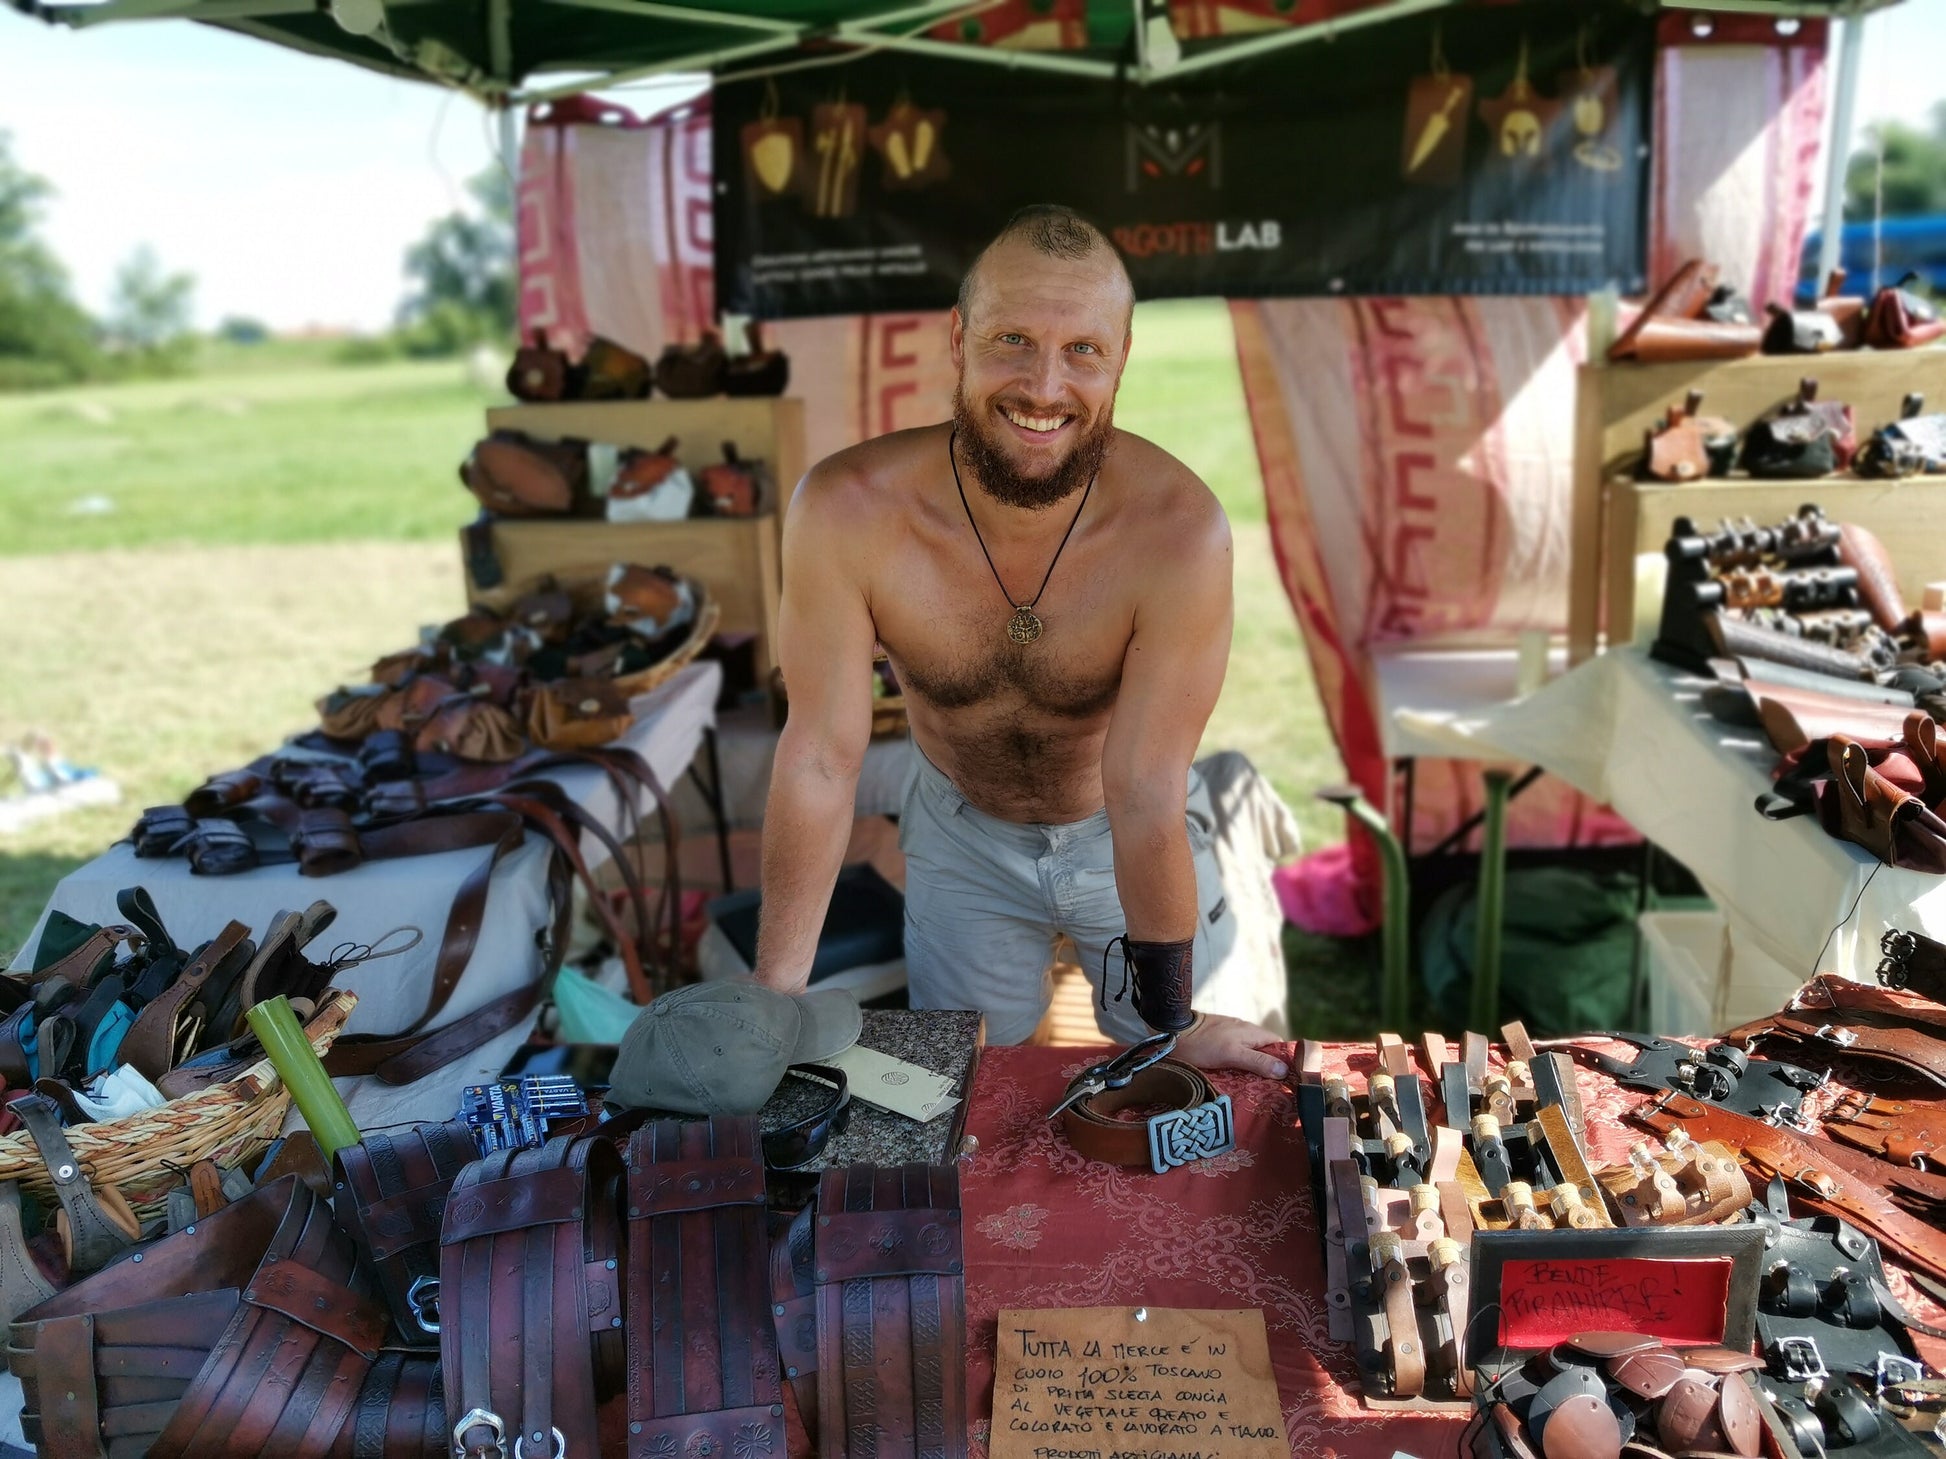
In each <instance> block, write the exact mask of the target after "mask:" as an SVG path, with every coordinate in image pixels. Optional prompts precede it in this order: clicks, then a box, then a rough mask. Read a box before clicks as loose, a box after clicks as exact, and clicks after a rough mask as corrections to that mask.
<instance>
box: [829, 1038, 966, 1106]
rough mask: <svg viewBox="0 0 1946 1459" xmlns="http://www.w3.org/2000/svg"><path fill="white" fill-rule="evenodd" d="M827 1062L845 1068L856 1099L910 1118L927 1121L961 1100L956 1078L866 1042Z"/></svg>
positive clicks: (834, 1066)
mask: <svg viewBox="0 0 1946 1459" xmlns="http://www.w3.org/2000/svg"><path fill="white" fill-rule="evenodd" d="M824 1062H825V1063H827V1064H829V1065H831V1066H832V1067H833V1068H835V1069H842V1070H844V1071H845V1078H846V1079H847V1080H848V1081H849V1082H850V1084H851V1093H852V1097H853V1098H854V1099H862V1100H864V1101H865V1103H867V1104H875V1105H877V1106H878V1107H879V1108H880V1109H889V1110H890V1111H892V1113H893V1114H895V1115H904V1116H905V1117H906V1118H907V1119H913V1120H919V1121H921V1122H924V1121H926V1120H929V1119H931V1118H933V1116H935V1115H937V1114H938V1113H939V1112H940V1111H941V1110H946V1109H951V1108H952V1107H953V1106H954V1105H955V1104H957V1103H959V1100H958V1099H957V1098H956V1097H955V1096H954V1094H953V1081H952V1080H950V1079H948V1078H947V1077H946V1076H945V1075H944V1074H935V1073H933V1071H932V1070H930V1069H922V1068H920V1067H919V1066H918V1065H917V1064H908V1063H907V1062H906V1061H905V1060H904V1059H895V1058H893V1057H892V1056H891V1055H890V1054H882V1053H880V1052H879V1051H878V1050H877V1049H868V1048H865V1047H864V1046H863V1045H862V1044H853V1045H852V1046H851V1047H850V1048H848V1049H846V1050H845V1051H844V1052H843V1053H842V1054H837V1055H834V1056H833V1057H831V1058H829V1059H826V1060H825V1061H824Z"/></svg>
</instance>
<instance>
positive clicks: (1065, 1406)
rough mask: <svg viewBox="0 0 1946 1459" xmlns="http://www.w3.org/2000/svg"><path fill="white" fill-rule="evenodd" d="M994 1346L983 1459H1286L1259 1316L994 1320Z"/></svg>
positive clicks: (1244, 1312) (1162, 1312) (1094, 1310)
mask: <svg viewBox="0 0 1946 1459" xmlns="http://www.w3.org/2000/svg"><path fill="white" fill-rule="evenodd" d="M1138 1312H1140V1313H1143V1314H1145V1318H1144V1320H1142V1321H1137V1320H1136V1313H1138ZM996 1342H997V1347H996V1351H995V1357H994V1364H993V1430H992V1438H991V1439H990V1440H989V1441H988V1445H987V1452H988V1455H989V1459H1121V1456H1133V1455H1157V1456H1160V1455H1170V1456H1188V1455H1192V1454H1193V1455H1197V1456H1199V1459H1289V1455H1290V1444H1289V1442H1288V1441H1287V1439H1286V1438H1285V1434H1284V1412H1283V1408H1282V1406H1281V1405H1280V1404H1279V1402H1278V1398H1277V1379H1276V1376H1275V1375H1274V1374H1273V1373H1272V1372H1271V1370H1270V1343H1269V1340H1268V1339H1267V1338H1266V1336H1265V1334H1264V1315H1263V1313H1262V1312H1261V1311H1260V1310H1259V1309H1257V1308H1255V1307H1247V1308H1241V1309H1236V1310H1230V1311H1202V1310H1192V1309H1189V1308H1167V1307H1059V1308H1041V1309H1026V1308H1022V1309H1018V1310H1002V1312H1001V1313H1000V1320H999V1323H998V1337H997V1339H996Z"/></svg>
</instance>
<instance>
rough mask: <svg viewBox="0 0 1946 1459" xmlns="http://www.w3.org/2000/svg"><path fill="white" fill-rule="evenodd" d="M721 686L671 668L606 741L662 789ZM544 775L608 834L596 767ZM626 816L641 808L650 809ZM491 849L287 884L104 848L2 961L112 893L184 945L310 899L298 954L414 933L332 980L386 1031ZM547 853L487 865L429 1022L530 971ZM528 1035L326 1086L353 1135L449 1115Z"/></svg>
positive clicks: (87, 915)
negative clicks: (402, 946)
mask: <svg viewBox="0 0 1946 1459" xmlns="http://www.w3.org/2000/svg"><path fill="white" fill-rule="evenodd" d="M721 679H722V669H721V667H720V666H719V665H717V664H714V663H703V664H691V665H689V666H688V667H687V668H684V669H682V670H681V671H679V672H678V673H677V674H675V675H674V676H673V677H672V678H671V679H670V680H669V682H667V683H666V684H664V685H662V686H661V687H660V688H658V689H656V690H653V691H652V692H650V693H648V694H646V695H643V696H642V697H641V698H640V699H638V700H637V701H636V713H637V716H638V717H637V719H636V722H635V724H634V726H633V727H632V728H631V729H630V730H629V732H628V733H627V734H626V735H624V736H623V737H622V739H621V740H620V741H619V742H618V743H620V744H622V745H624V746H626V747H627V748H629V749H631V750H634V751H635V752H636V753H637V754H639V755H641V756H642V757H643V759H645V760H647V761H648V763H649V764H650V765H651V766H652V767H653V768H654V770H655V773H656V776H657V778H658V779H660V780H661V781H662V783H663V784H664V785H665V786H668V785H671V784H673V783H674V782H675V780H676V778H677V777H678V776H680V775H681V774H682V773H683V771H684V770H685V769H686V768H687V767H688V765H689V763H690V761H691V760H693V759H694V758H695V756H696V751H697V748H698V746H699V745H700V744H701V743H702V738H703V734H704V731H705V730H707V729H709V728H710V727H711V726H712V725H713V724H714V722H715V704H716V696H717V691H718V687H719V685H720V683H721ZM548 777H549V778H550V779H552V780H554V781H556V782H557V783H558V784H559V785H560V786H561V788H562V789H563V790H564V791H565V792H566V793H567V794H568V795H569V796H571V797H573V799H574V800H576V801H577V802H579V803H580V804H581V805H582V806H583V807H584V808H585V809H587V810H588V811H589V812H590V813H591V814H592V815H594V816H595V817H597V818H598V819H599V820H600V821H601V823H602V824H603V825H606V826H608V827H610V828H612V829H614V830H616V831H617V832H619V831H621V830H622V827H623V820H624V818H623V816H622V814H621V807H620V805H619V804H618V801H617V797H616V793H615V788H614V786H613V784H612V783H611V782H610V781H609V779H608V777H607V776H606V775H604V774H603V773H602V772H601V771H599V770H597V769H594V768H593V767H587V766H575V767H572V768H569V769H563V770H555V771H550V772H548ZM639 809H641V810H643V811H645V812H646V811H650V810H652V809H653V807H649V806H643V807H640V808H639ZM491 854H492V852H491V848H487V847H480V848H477V849H470V850H463V851H449V852H443V853H441V854H439V855H435V856H413V857H403V858H400V859H398V860H394V861H379V862H373V863H370V864H368V865H365V866H360V867H357V868H355V869H353V870H351V871H347V872H342V873H340V874H339V875H337V876H328V877H305V876H300V875H299V874H298V869H297V866H296V864H295V863H285V864H283V865H280V866H266V867H260V868H258V869H257V870H255V871H250V872H245V873H242V874H241V875H237V876H194V875H192V874H191V873H190V870H189V863H188V862H187V861H184V860H182V859H181V858H178V857H166V858H160V859H140V858H137V857H136V855H135V852H134V848H133V847H132V846H130V845H129V844H128V843H126V842H123V843H118V844H117V845H115V846H112V847H110V848H109V849H108V850H107V851H105V852H103V853H102V854H101V855H100V856H97V857H96V858H95V859H94V860H93V861H90V862H88V863H87V864H86V865H84V866H81V867H77V868H76V869H75V870H74V871H72V872H70V873H68V875H67V876H65V877H63V878H62V879H61V882H60V884H59V885H58V886H57V887H55V889H54V895H53V897H52V899H51V900H50V901H49V903H48V906H47V910H46V911H43V912H42V913H41V920H40V922H39V923H37V924H36V925H35V928H34V932H33V935H32V936H31V937H30V938H29V939H28V940H27V945H26V947H25V948H23V949H22V951H21V953H20V955H19V958H18V959H17V961H16V966H19V967H26V966H29V965H31V962H32V959H33V955H34V949H35V947H37V946H38V945H39V943H40V934H41V927H42V925H44V924H45V922H46V920H47V915H48V912H52V911H55V910H59V911H62V912H65V913H67V914H68V915H69V916H71V917H75V918H79V919H80V920H81V921H84V922H101V923H108V922H116V921H119V920H120V913H119V912H117V911H116V908H115V894H116V893H117V892H119V891H121V890H122V889H123V888H124V887H132V886H143V887H147V888H148V890H149V893H150V895H151V896H153V897H154V898H155V904H156V907H157V909H158V910H159V911H160V913H161V915H162V920H163V924H164V925H165V926H166V927H167V928H168V929H169V932H170V935H171V936H172V937H174V938H176V939H177V940H178V941H179V942H180V943H181V944H182V945H183V946H185V947H193V946H194V945H195V944H197V943H198V942H201V941H203V940H205V939H206V938H209V937H212V936H214V935H215V934H216V933H217V932H218V931H220V930H221V929H222V927H223V925H224V924H225V923H226V922H228V921H230V920H231V919H233V918H234V919H235V920H237V921H239V922H245V923H248V924H249V926H250V927H251V928H252V930H253V931H255V932H258V933H261V932H262V931H263V930H264V929H265V928H266V927H268V926H269V925H270V921H271V919H272V918H273V917H274V916H276V914H277V913H278V912H280V911H284V910H286V909H295V910H301V909H303V908H305V907H307V906H309V905H310V904H311V903H312V902H313V901H316V900H317V899H319V898H320V897H321V898H323V899H324V900H326V901H328V902H330V903H331V904H332V905H333V906H334V907H336V908H337V909H338V916H337V919H336V920H335V921H334V922H333V923H332V924H331V926H330V927H329V928H327V929H326V930H325V932H324V934H323V935H322V936H321V937H320V938H319V939H318V941H317V943H316V944H314V945H313V947H312V948H311V955H312V956H313V957H316V958H322V957H324V956H327V955H329V954H330V953H331V952H332V951H333V950H334V949H338V948H355V947H357V946H360V945H370V944H375V943H378V942H379V941H380V939H381V938H384V937H385V936H386V934H388V933H391V932H392V931H393V930H394V929H396V928H400V927H417V928H419V929H420V930H421V931H423V932H424V934H425V936H424V937H423V938H422V939H421V940H420V942H419V944H418V945H417V946H416V947H414V948H412V950H411V951H409V952H406V953H403V954H401V955H399V956H397V957H387V958H381V959H378V960H375V961H373V962H369V963H363V964H360V965H358V966H354V967H349V968H347V969H345V970H344V971H343V972H342V973H340V974H339V975H338V978H337V984H338V986H340V987H345V988H349V989H351V990H352V991H353V992H355V993H357V994H358V998H359V1002H358V1007H357V1008H356V1009H355V1010H354V1011H353V1013H352V1015H351V1021H350V1023H349V1024H348V1025H347V1029H346V1031H347V1032H350V1033H389V1032H391V1031H393V1030H395V1029H400V1028H404V1027H405V1026H407V1025H408V1024H410V1023H411V1022H412V1021H413V1019H415V1018H417V1017H418V1016H419V1014H420V1012H421V1011H422V1010H423V1009H424V1007H425V1002H426V989H427V987H428V985H429V983H430V980H431V978H432V971H433V962H434V959H435V958H436V956H437V954H438V950H439V941H440V934H441V932H442V931H443V929H444V928H445V925H446V916H447V912H448V910H449V909H450V908H451V906H452V904H453V899H454V897H455V896H456V895H457V894H458V892H459V889H460V887H461V885H462V884H463V883H464V882H465V881H466V879H467V877H468V876H469V875H471V874H472V872H473V871H474V870H475V869H476V868H477V867H478V866H479V865H480V863H481V862H482V861H483V860H484V859H485V858H487V857H488V856H490V855H491ZM554 854H555V853H554V845H553V843H552V842H551V841H549V840H547V839H546V838H545V837H543V836H540V835H537V834H535V833H533V832H529V833H528V836H527V840H526V843H525V844H524V845H523V846H521V847H520V849H519V850H517V851H515V852H514V853H513V854H511V855H509V856H507V857H506V858H504V859H503V860H502V861H501V862H500V864H499V865H498V866H497V867H495V868H494V871H493V879H492V881H491V882H490V884H489V886H488V891H487V900H486V910H485V913H484V915H483V918H482V923H481V928H480V934H479V939H478V942H477V944H476V947H475V951H474V953H473V958H472V961H471V962H470V963H468V964H467V969H466V974H465V976H464V977H463V978H462V979H461V981H460V985H459V988H458V989H457V990H456V991H455V992H454V994H453V997H452V1000H451V1001H450V1002H449V1003H448V1004H447V1006H446V1009H445V1011H444V1012H443V1013H442V1015H441V1017H440V1022H441V1023H444V1022H446V1021H448V1020H450V1019H452V1018H456V1017H459V1016H460V1015H462V1014H465V1013H468V1012H470V1011H472V1010H473V1009H475V1008H478V1007H480V1006H482V1005H483V1004H486V1003H488V1002H490V1001H492V1000H493V999H495V998H498V997H500V996H501V995H502V994H505V993H508V992H510V991H512V990H513V989H515V988H518V987H521V986H522V985H524V984H527V983H530V982H532V981H533V980H534V978H535V977H536V976H538V974H539V969H540V966H541V963H542V961H543V959H544V957H545V952H544V949H543V946H542V944H543V942H544V941H545V939H546V936H547V933H548V928H549V923H550V920H551V919H550V917H549V903H548V894H547V868H548V863H549V861H550V859H551V858H552V857H553V855H554ZM582 854H583V855H584V856H585V857H586V858H587V860H588V863H589V865H590V866H591V867H592V866H596V865H599V864H601V862H602V861H603V860H605V859H606V858H607V855H608V853H607V849H606V848H605V847H604V846H602V845H601V844H600V842H599V841H598V840H597V839H596V838H594V837H592V836H586V835H584V836H583V837H582ZM392 940H393V941H394V942H396V941H397V940H398V939H397V938H394V939H392ZM532 1026H533V1020H532V1018H528V1019H526V1020H523V1021H522V1022H520V1023H518V1024H516V1025H515V1026H514V1027H513V1028H510V1029H508V1030H507V1031H505V1032H504V1033H502V1034H500V1035H499V1036H498V1037H496V1038H494V1039H492V1040H491V1041H489V1042H488V1043H486V1044H483V1045H482V1046H481V1047H480V1048H478V1049H476V1050H475V1051H474V1052H473V1053H472V1054H470V1055H468V1056H467V1057H465V1058H463V1059H460V1060H457V1061H455V1062H454V1063H452V1064H449V1065H447V1066H446V1067H445V1068H444V1069H441V1070H440V1071H438V1073H436V1074H434V1075H432V1076H430V1077H428V1078H426V1079H422V1080H420V1081H419V1082H418V1083H416V1084H412V1085H405V1086H392V1085H386V1084H381V1083H380V1082H379V1081H378V1080H377V1079H375V1078H363V1079H340V1080H338V1081H337V1083H338V1087H339V1089H340V1091H342V1092H343V1093H344V1095H345V1100H346V1103H347V1104H348V1105H350V1107H351V1112H352V1117H353V1118H354V1119H356V1120H357V1121H358V1122H359V1124H360V1125H362V1126H364V1127H365V1128H367V1129H370V1128H374V1127H376V1126H379V1125H385V1124H394V1123H399V1122H402V1121H409V1120H428V1119H430V1120H442V1119H449V1118H451V1116H452V1114H453V1111H454V1109H455V1107H456V1103H457V1100H458V1096H459V1090H460V1087H461V1086H462V1085H465V1084H476V1083H479V1082H480V1081H481V1080H483V1079H489V1078H491V1077H493V1076H494V1075H496V1074H498V1073H499V1071H500V1069H501V1068H502V1066H504V1065H505V1064H506V1062H507V1060H508V1058H509V1057H510V1056H511V1055H512V1053H513V1051H514V1050H515V1049H516V1048H518V1047H519V1046H520V1044H521V1043H522V1042H523V1041H524V1040H525V1039H526V1037H527V1035H528V1033H529V1031H530V1030H531V1029H532Z"/></svg>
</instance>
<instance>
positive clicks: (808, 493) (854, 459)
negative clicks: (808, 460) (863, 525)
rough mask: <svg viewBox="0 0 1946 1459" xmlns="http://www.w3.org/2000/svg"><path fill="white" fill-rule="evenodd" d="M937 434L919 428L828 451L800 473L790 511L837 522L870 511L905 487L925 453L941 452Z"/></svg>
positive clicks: (931, 429) (935, 429) (932, 429)
mask: <svg viewBox="0 0 1946 1459" xmlns="http://www.w3.org/2000/svg"><path fill="white" fill-rule="evenodd" d="M942 429H944V428H943V427H940V426H922V427H920V428H918V429H916V430H906V431H893V432H891V433H890V434H889V435H883V436H874V437H873V438H872V439H871V440H869V441H860V442H859V443H858V444H857V445H855V446H846V447H845V448H844V449H843V450H840V451H833V452H832V453H831V454H830V455H829V456H826V457H825V458H824V459H823V460H822V461H820V462H818V463H817V464H816V465H815V466H813V467H812V468H811V469H810V470H809V471H807V472H806V473H805V474H804V480H803V482H802V483H801V484H800V485H799V486H798V489H797V494H796V495H795V496H794V497H793V498H792V500H791V510H792V511H796V510H798V509H799V508H800V507H806V506H811V507H814V509H815V510H816V511H818V512H819V513H820V514H821V515H834V516H840V517H846V516H850V515H852V514H854V513H859V512H870V511H872V510H873V509H874V508H875V507H877V506H879V505H880V504H881V503H882V502H883V500H884V499H885V497H887V496H888V495H890V494H892V493H893V492H895V491H898V490H900V489H901V488H902V487H904V488H906V489H909V488H910V484H911V481H912V476H913V473H914V472H915V470H919V469H922V468H923V464H924V462H925V459H926V455H927V452H928V450H931V451H933V452H935V453H937V452H938V451H940V450H941V449H942V448H941V447H940V446H939V444H938V442H937V440H936V439H935V438H936V437H938V435H939V433H940V431H941V430H942ZM942 459H943V458H942Z"/></svg>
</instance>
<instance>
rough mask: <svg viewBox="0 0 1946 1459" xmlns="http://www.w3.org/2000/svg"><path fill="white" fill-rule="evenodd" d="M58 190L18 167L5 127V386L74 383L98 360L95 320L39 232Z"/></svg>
mask: <svg viewBox="0 0 1946 1459" xmlns="http://www.w3.org/2000/svg"><path fill="white" fill-rule="evenodd" d="M53 193H54V190H53V188H52V187H50V186H49V185H48V183H47V180H46V179H45V178H42V177H36V176H35V175H34V174H32V173H30V172H28V171H27V170H26V169H25V168H23V167H21V166H20V164H19V163H18V162H17V161H16V160H15V159H14V155H13V139H12V137H11V136H10V134H8V133H6V132H0V390H7V389H25V388H32V387H36V386H47V385H65V384H69V383H71V382H73V381H76V380H81V379H85V378H86V377H87V376H88V375H89V374H90V373H91V372H92V371H93V370H94V369H95V368H96V366H97V365H98V363H99V356H98V354H97V352H96V349H95V326H94V322H93V321H92V320H91V319H89V318H88V315H87V313H86V312H85V311H84V310H83V309H82V308H81V306H80V305H78V304H76V303H75V302H74V299H73V298H72V296H71V295H70V294H69V293H68V278H67V271H66V270H65V269H63V268H62V267H61V263H60V260H59V259H57V258H56V257H55V256H54V253H53V250H51V249H50V248H48V247H47V245H46V244H45V243H43V242H42V241H41V239H40V237H39V228H40V221H41V207H42V204H43V203H45V202H46V200H47V199H48V198H50V197H52V196H53Z"/></svg>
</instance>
